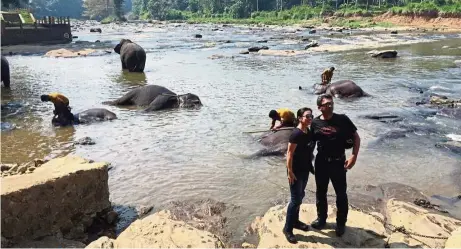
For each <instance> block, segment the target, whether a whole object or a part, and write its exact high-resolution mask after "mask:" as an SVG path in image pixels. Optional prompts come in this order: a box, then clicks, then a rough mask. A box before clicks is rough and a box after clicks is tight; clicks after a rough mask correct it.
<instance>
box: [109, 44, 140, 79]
mask: <svg viewBox="0 0 461 249" xmlns="http://www.w3.org/2000/svg"><path fill="white" fill-rule="evenodd" d="M114 51H115V52H116V53H117V54H120V60H121V62H122V69H128V71H130V72H141V73H142V72H144V66H145V65H146V51H144V49H143V48H142V47H141V46H139V45H138V44H136V43H134V42H132V41H131V40H129V39H122V40H121V41H120V43H119V44H117V45H116V46H115V48H114Z"/></svg>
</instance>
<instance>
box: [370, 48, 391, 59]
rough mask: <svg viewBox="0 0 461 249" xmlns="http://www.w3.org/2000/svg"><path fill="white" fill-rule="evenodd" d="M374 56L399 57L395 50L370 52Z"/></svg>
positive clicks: (383, 57)
mask: <svg viewBox="0 0 461 249" xmlns="http://www.w3.org/2000/svg"><path fill="white" fill-rule="evenodd" d="M368 54H370V55H371V57H373V58H382V59H385V58H395V57H397V51H395V50H373V51H370V52H368Z"/></svg>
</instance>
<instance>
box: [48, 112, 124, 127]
mask: <svg viewBox="0 0 461 249" xmlns="http://www.w3.org/2000/svg"><path fill="white" fill-rule="evenodd" d="M73 116H74V120H72V124H74V125H76V124H88V123H92V122H95V121H105V120H113V119H117V115H116V114H115V113H113V112H111V111H109V110H107V109H104V108H91V109H88V110H85V111H82V112H79V113H77V114H74V115H73ZM51 122H52V124H53V125H54V126H63V124H61V123H59V121H58V120H57V119H53V120H52V121H51Z"/></svg>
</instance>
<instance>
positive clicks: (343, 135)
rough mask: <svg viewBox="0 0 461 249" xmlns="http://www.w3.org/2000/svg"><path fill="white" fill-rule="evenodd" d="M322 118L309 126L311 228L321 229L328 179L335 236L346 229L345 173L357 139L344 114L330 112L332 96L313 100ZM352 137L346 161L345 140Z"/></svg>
mask: <svg viewBox="0 0 461 249" xmlns="http://www.w3.org/2000/svg"><path fill="white" fill-rule="evenodd" d="M317 106H318V109H319V110H320V111H321V112H322V115H320V116H318V117H316V118H315V119H314V120H313V121H312V124H311V131H312V133H313V136H314V137H313V139H314V140H315V141H317V155H316V158H315V182H316V185H317V190H316V199H317V202H316V204H317V220H315V221H314V222H313V223H312V224H311V226H312V227H313V228H315V229H319V230H320V229H322V228H324V227H325V224H326V219H327V213H328V203H327V191H328V184H329V182H330V180H331V183H332V184H333V187H334V189H335V192H336V206H337V212H336V234H337V235H338V236H342V235H343V234H344V232H345V229H346V221H347V214H348V211H349V203H348V199H347V193H346V190H347V181H346V172H347V170H350V169H351V168H352V167H354V165H355V162H356V161H357V156H358V153H359V149H360V137H359V134H358V133H357V128H356V127H355V125H354V123H352V121H351V120H350V119H349V118H348V117H347V116H346V115H344V114H336V113H334V112H333V106H334V103H333V97H332V96H331V95H329V94H323V95H320V96H319V97H318V99H317ZM350 137H352V138H353V143H354V144H353V149H352V156H351V157H350V158H349V159H347V160H346V155H345V150H346V140H347V139H348V138H350Z"/></svg>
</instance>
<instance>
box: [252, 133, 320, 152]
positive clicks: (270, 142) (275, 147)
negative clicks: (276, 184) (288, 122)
mask: <svg viewBox="0 0 461 249" xmlns="http://www.w3.org/2000/svg"><path fill="white" fill-rule="evenodd" d="M293 129H294V127H283V128H281V129H280V130H277V131H269V132H267V133H265V134H263V135H261V136H260V137H259V139H258V140H259V143H260V144H262V145H263V146H264V147H265V148H263V149H261V150H259V151H258V152H256V153H254V154H252V155H251V156H249V158H255V157H263V156H284V155H285V154H286V152H287V150H288V142H289V139H290V135H291V133H292V132H293ZM311 145H312V146H311V151H310V153H313V152H314V147H315V144H314V143H312V144H311ZM312 158H314V157H313V156H312Z"/></svg>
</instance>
